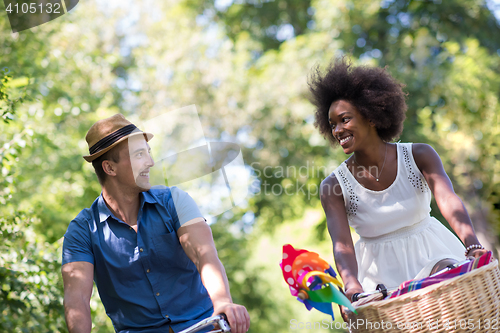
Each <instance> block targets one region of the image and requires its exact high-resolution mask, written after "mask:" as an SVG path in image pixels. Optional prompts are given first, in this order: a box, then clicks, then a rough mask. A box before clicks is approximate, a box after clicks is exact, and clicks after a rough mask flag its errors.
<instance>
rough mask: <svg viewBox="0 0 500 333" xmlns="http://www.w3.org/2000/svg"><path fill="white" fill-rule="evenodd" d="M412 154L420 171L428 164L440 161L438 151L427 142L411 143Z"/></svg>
mask: <svg viewBox="0 0 500 333" xmlns="http://www.w3.org/2000/svg"><path fill="white" fill-rule="evenodd" d="M412 154H413V159H414V160H415V164H416V165H417V167H418V168H419V169H420V171H422V170H423V169H426V168H427V166H428V165H429V164H435V163H441V159H440V157H439V155H438V153H437V152H436V151H435V150H434V148H432V146H431V145H429V144H427V143H414V144H412Z"/></svg>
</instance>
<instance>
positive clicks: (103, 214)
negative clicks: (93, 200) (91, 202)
mask: <svg viewBox="0 0 500 333" xmlns="http://www.w3.org/2000/svg"><path fill="white" fill-rule="evenodd" d="M139 197H140V200H141V203H140V209H142V207H143V206H144V202H147V203H150V204H153V203H157V202H158V201H157V200H156V198H155V197H154V196H153V195H152V194H151V193H149V191H147V192H141V193H140V194H139ZM97 208H98V210H99V222H104V221H106V220H107V219H108V217H110V216H111V217H112V218H114V219H115V220H117V221H120V219H118V218H116V216H114V215H113V213H111V211H110V210H109V208H108V206H107V205H106V202H105V201H104V198H103V197H102V193H101V195H100V196H99V198H98V199H97Z"/></svg>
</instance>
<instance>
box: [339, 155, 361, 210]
mask: <svg viewBox="0 0 500 333" xmlns="http://www.w3.org/2000/svg"><path fill="white" fill-rule="evenodd" d="M334 173H335V175H336V176H337V180H338V182H339V184H340V186H341V188H342V195H343V197H344V204H345V208H346V209H345V211H346V214H347V218H348V219H350V218H352V217H353V216H356V212H357V210H358V202H359V198H358V195H357V194H356V192H355V191H354V185H353V184H352V183H351V182H350V181H349V178H348V175H349V173H350V172H349V170H348V169H347V166H346V164H345V162H342V163H341V164H340V165H339V167H338V168H337V169H335V171H334Z"/></svg>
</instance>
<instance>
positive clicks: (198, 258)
mask: <svg viewBox="0 0 500 333" xmlns="http://www.w3.org/2000/svg"><path fill="white" fill-rule="evenodd" d="M177 235H178V237H179V241H180V243H181V245H182V248H183V249H184V251H185V252H186V254H187V256H188V257H189V259H191V260H192V261H193V263H194V264H195V265H196V267H197V268H198V272H199V273H200V276H201V280H202V282H203V285H204V286H205V288H206V289H207V291H208V294H209V295H210V298H211V300H212V303H213V305H214V313H215V314H219V313H225V314H226V316H227V319H228V321H229V324H230V325H231V332H234V333H244V332H246V331H248V328H249V327H250V316H249V315H248V312H247V310H246V309H245V307H244V306H242V305H237V304H233V302H232V299H231V294H230V292H229V283H228V281H227V276H226V272H225V270H224V266H222V263H221V262H220V260H219V257H218V256H217V250H216V249H215V244H214V240H213V237H212V231H211V229H210V227H209V226H208V224H206V223H205V222H198V223H194V224H187V225H184V226H182V227H180V228H179V229H178V231H177Z"/></svg>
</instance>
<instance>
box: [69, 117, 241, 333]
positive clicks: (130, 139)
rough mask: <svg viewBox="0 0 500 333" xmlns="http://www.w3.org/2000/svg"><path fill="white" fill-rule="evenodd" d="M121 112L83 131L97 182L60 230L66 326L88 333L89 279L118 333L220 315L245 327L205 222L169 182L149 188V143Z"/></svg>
mask: <svg viewBox="0 0 500 333" xmlns="http://www.w3.org/2000/svg"><path fill="white" fill-rule="evenodd" d="M152 137H153V135H152V134H150V133H144V132H141V131H140V130H139V129H138V128H137V127H136V126H135V125H133V124H132V123H130V122H129V121H128V120H126V119H125V117H123V116H122V115H121V114H117V115H114V116H112V117H110V118H107V119H103V120H100V121H98V122H97V123H95V124H94V125H93V126H92V127H91V128H90V130H89V131H88V133H87V136H86V140H87V143H88V145H89V152H90V154H89V155H88V156H84V158H85V160H86V161H88V162H92V164H93V166H94V168H95V171H96V174H97V177H98V179H99V182H100V184H101V187H102V193H101V195H100V196H99V197H98V198H97V199H96V200H95V201H94V203H93V204H92V206H91V207H90V208H88V209H84V210H82V211H81V212H80V214H78V216H77V217H76V218H75V219H74V220H73V221H71V223H70V225H69V227H68V230H67V232H66V234H65V236H64V245H63V266H62V276H63V280H64V308H65V315H66V323H67V325H68V329H69V331H70V333H80V332H86V333H87V332H90V330H91V326H92V321H91V317H90V305H89V302H90V296H91V293H92V281H93V280H94V281H95V283H96V285H97V288H98V291H99V295H100V297H101V300H102V303H103V304H104V307H105V308H106V313H107V314H108V316H109V317H110V318H111V321H112V322H113V325H114V327H115V330H116V331H117V332H120V333H125V332H143V333H150V332H151V333H152V332H155V333H156V332H173V331H180V330H182V329H185V328H186V327H188V326H190V325H192V324H194V323H195V322H197V321H199V320H201V319H203V318H206V317H209V316H210V315H212V314H218V313H225V314H226V315H227V318H228V321H229V324H230V325H231V330H232V332H236V333H243V332H246V331H247V330H248V327H249V325H250V318H249V315H248V312H247V311H246V309H245V307H243V306H241V305H236V304H233V303H232V300H231V295H230V293H229V285H228V281H227V277H226V274H225V271H224V267H223V266H222V264H221V262H220V261H219V258H218V256H217V251H216V249H215V245H214V242H213V238H212V233H211V230H210V227H209V226H208V225H207V224H206V222H205V219H204V218H203V217H202V216H201V214H200V212H199V210H198V207H197V206H196V203H195V202H194V201H193V199H192V198H191V197H190V196H189V195H188V194H187V193H186V192H183V191H181V190H179V189H177V188H175V187H172V188H168V187H166V188H163V189H151V184H150V183H149V170H150V168H151V167H152V166H153V165H154V161H153V159H152V158H151V155H150V148H149V145H148V143H147V142H148V141H149V140H151V138H152Z"/></svg>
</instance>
